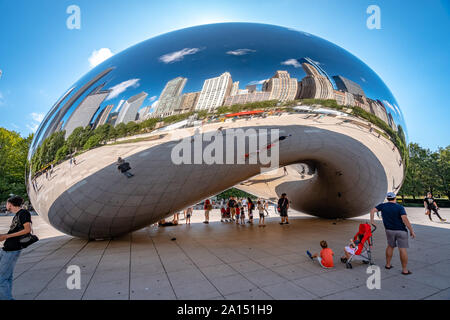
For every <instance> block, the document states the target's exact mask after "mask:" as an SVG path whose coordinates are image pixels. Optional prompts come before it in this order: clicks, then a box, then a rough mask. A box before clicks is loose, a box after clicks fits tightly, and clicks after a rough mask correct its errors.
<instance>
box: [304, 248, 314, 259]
mask: <svg viewBox="0 0 450 320" xmlns="http://www.w3.org/2000/svg"><path fill="white" fill-rule="evenodd" d="M306 254H307V255H308V257H309V258H310V259H311V260H314V258H313V256H312V254H311V252H309V251H308V250H306Z"/></svg>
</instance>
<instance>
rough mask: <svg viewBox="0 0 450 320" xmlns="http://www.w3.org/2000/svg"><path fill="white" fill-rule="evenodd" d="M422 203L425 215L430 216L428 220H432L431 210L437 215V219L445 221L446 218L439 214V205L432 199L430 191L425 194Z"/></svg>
mask: <svg viewBox="0 0 450 320" xmlns="http://www.w3.org/2000/svg"><path fill="white" fill-rule="evenodd" d="M423 205H424V206H425V210H426V215H428V218H430V221H433V219H431V212H433V213H434V214H435V215H437V217H438V218H439V220H441V221H442V222H445V221H447V220H446V219H444V218H442V217H441V216H440V215H439V212H438V210H439V207H438V205H437V203H436V201H435V200H434V198H433V195H432V194H431V192H428V193H427V196H426V197H425V198H424V199H423Z"/></svg>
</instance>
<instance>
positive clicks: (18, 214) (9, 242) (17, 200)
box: [0, 196, 31, 300]
mask: <svg viewBox="0 0 450 320" xmlns="http://www.w3.org/2000/svg"><path fill="white" fill-rule="evenodd" d="M22 204H23V199H22V198H21V197H17V196H14V197H11V198H9V199H8V201H7V202H6V210H8V211H9V212H12V213H15V216H14V218H13V220H12V223H11V227H10V229H9V231H8V233H7V234H1V235H0V241H5V242H4V244H3V250H1V251H0V300H12V299H13V298H12V280H13V274H14V267H15V265H16V262H17V259H18V258H19V256H20V250H21V249H22V247H21V245H20V242H19V239H20V236H22V235H26V234H28V233H30V232H31V214H30V213H29V212H28V211H27V210H24V209H22V208H21V207H22Z"/></svg>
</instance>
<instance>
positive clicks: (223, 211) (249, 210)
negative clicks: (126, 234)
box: [158, 193, 289, 228]
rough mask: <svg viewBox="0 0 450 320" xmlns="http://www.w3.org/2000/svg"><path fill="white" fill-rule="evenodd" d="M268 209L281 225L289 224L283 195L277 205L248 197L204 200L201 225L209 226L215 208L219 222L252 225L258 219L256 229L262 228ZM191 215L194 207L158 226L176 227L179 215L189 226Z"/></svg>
mask: <svg viewBox="0 0 450 320" xmlns="http://www.w3.org/2000/svg"><path fill="white" fill-rule="evenodd" d="M270 207H275V209H274V210H275V212H278V214H279V216H280V217H281V222H280V224H281V225H283V224H289V220H288V209H289V199H288V198H287V195H286V194H285V193H283V194H282V196H281V198H280V199H279V200H278V204H274V203H272V202H270V201H269V200H266V199H262V198H259V199H252V198H250V197H247V198H238V197H234V196H231V197H230V198H229V199H228V200H225V199H223V200H219V201H216V202H213V201H211V200H210V199H206V200H205V201H204V203H203V204H202V209H203V211H204V215H205V219H204V221H203V223H205V224H209V220H210V213H211V210H213V208H217V209H219V210H220V222H223V223H235V224H237V225H247V224H250V225H252V224H254V223H255V218H257V217H259V219H258V227H262V228H264V227H265V226H266V217H268V216H269V210H270ZM193 213H194V207H193V206H190V207H188V208H186V209H184V210H183V211H180V212H177V213H175V214H174V215H173V219H172V221H170V222H167V221H166V220H161V221H160V222H159V223H158V225H159V226H162V227H166V226H174V225H178V224H179V220H180V219H179V216H180V214H183V215H184V219H185V221H186V225H190V224H191V217H192V215H193Z"/></svg>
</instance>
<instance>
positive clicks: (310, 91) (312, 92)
mask: <svg viewBox="0 0 450 320" xmlns="http://www.w3.org/2000/svg"><path fill="white" fill-rule="evenodd" d="M302 67H303V70H305V72H306V77H304V78H303V79H302V81H301V85H300V86H299V88H300V90H299V91H298V98H299V99H335V94H334V89H333V86H332V84H331V82H330V81H329V79H328V78H327V77H325V76H324V75H322V73H321V72H320V71H319V70H318V69H317V68H316V67H315V66H313V65H312V64H309V63H306V62H304V63H302Z"/></svg>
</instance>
